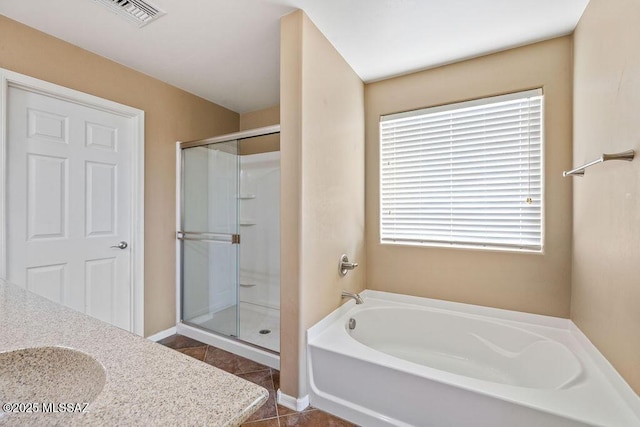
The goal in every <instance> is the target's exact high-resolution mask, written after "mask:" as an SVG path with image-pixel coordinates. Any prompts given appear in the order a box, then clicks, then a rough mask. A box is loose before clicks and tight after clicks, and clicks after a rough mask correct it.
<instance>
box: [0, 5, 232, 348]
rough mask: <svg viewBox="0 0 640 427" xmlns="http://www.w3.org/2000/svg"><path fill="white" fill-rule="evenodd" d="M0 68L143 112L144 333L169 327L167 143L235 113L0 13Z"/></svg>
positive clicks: (171, 163) (172, 290)
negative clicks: (144, 150)
mask: <svg viewBox="0 0 640 427" xmlns="http://www.w3.org/2000/svg"><path fill="white" fill-rule="evenodd" d="M0 67H2V68H6V69H9V70H12V71H16V72H18V73H22V74H26V75H29V76H32V77H36V78H38V79H42V80H46V81H49V82H52V83H56V84H59V85H62V86H66V87H69V88H72V89H75V90H79V91H82V92H86V93H89V94H92V95H96V96H99V97H102V98H106V99H109V100H112V101H115V102H119V103H122V104H126V105H130V106H132V107H135V108H139V109H141V110H144V112H145V149H146V152H145V266H144V270H145V302H144V303H145V313H144V322H145V328H144V330H145V335H147V336H148V335H151V334H153V333H155V332H158V331H161V330H164V329H167V328H169V327H171V326H174V325H175V318H176V317H175V316H176V313H175V295H176V284H175V272H176V270H175V265H176V259H175V228H176V227H175V163H176V161H175V142H176V141H178V140H183V141H188V140H193V139H201V138H205V137H209V136H214V135H218V134H224V133H228V132H235V131H237V130H238V128H239V116H238V114H237V113H235V112H233V111H230V110H227V109H225V108H222V107H220V106H218V105H216V104H213V103H211V102H208V101H205V100H204V99H202V98H198V97H196V96H194V95H191V94H189V93H187V92H184V91H182V90H179V89H177V88H175V87H173V86H170V85H168V84H166V83H163V82H161V81H159V80H156V79H153V78H151V77H149V76H146V75H144V74H141V73H138V72H136V71H133V70H131V69H129V68H126V67H124V66H122V65H119V64H117V63H115V62H113V61H110V60H108V59H105V58H103V57H100V56H98V55H94V54H92V53H90V52H88V51H86V50H83V49H80V48H79V47H76V46H73V45H71V44H69V43H66V42H64V41H62V40H59V39H56V38H54V37H51V36H48V35H46V34H44V33H41V32H39V31H36V30H34V29H32V28H29V27H27V26H24V25H22V24H19V23H17V22H15V21H12V20H10V19H8V18H6V17H4V16H1V15H0Z"/></svg>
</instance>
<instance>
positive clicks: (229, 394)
mask: <svg viewBox="0 0 640 427" xmlns="http://www.w3.org/2000/svg"><path fill="white" fill-rule="evenodd" d="M48 346H55V347H68V348H72V349H75V350H79V351H82V352H84V353H86V354H88V355H90V356H92V357H93V358H95V359H96V360H97V361H98V362H99V363H100V364H102V366H103V367H104V369H105V371H106V380H105V384H104V388H103V389H102V391H101V392H100V394H98V395H97V396H96V398H95V400H93V402H91V403H90V404H89V405H88V406H87V407H86V412H83V413H61V412H57V413H47V414H43V413H37V414H33V413H31V414H28V413H23V414H17V413H5V412H3V411H2V409H0V425H83V426H84V425H208V426H237V425H240V424H241V423H242V422H243V421H244V420H245V419H247V418H248V417H249V416H250V415H251V414H252V413H253V412H254V411H255V410H257V409H258V408H259V407H260V406H261V405H262V404H263V403H264V402H265V401H266V400H267V398H268V392H267V390H265V389H264V388H262V387H260V386H258V385H255V384H253V383H250V382H248V381H245V380H243V379H241V378H239V377H236V376H234V375H231V374H229V373H227V372H224V371H222V370H220V369H217V368H214V367H213V366H209V365H207V364H205V363H202V362H200V361H198V360H195V359H192V358H190V357H188V356H185V355H183V354H181V353H179V352H177V351H174V350H171V349H169V348H166V347H163V346H161V345H159V344H156V343H154V342H152V341H149V340H147V339H144V338H141V337H139V336H137V335H134V334H131V333H129V332H127V331H124V330H122V329H119V328H116V327H114V326H111V325H109V324H107V323H104V322H102V321H100V320H97V319H94V318H92V317H89V316H87V315H84V314H82V313H79V312H77V311H75V310H72V309H70V308H67V307H63V306H61V305H59V304H56V303H54V302H51V301H49V300H46V299H44V298H42V297H40V296H37V295H35V294H32V293H30V292H27V291H25V290H23V289H21V288H19V287H18V286H15V285H12V284H9V283H6V282H4V281H1V280H0V353H2V352H7V351H12V350H17V349H24V348H30V347H48ZM55 386H56V385H55V384H54V383H52V384H51V387H55ZM2 403H6V402H2ZM9 403H18V402H9ZM23 403H27V402H23ZM32 403H40V404H41V403H42V402H32ZM48 403H51V402H48ZM54 403H81V402H54Z"/></svg>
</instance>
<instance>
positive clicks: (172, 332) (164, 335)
mask: <svg viewBox="0 0 640 427" xmlns="http://www.w3.org/2000/svg"><path fill="white" fill-rule="evenodd" d="M175 334H176V327H175V326H172V327H170V328H169V329H165V330H164V331H160V332H158V333H157V334H153V335H151V336H149V337H147V339H148V340H151V341H154V342H158V341H160V340H163V339H165V338H167V337H170V336H171V335H175Z"/></svg>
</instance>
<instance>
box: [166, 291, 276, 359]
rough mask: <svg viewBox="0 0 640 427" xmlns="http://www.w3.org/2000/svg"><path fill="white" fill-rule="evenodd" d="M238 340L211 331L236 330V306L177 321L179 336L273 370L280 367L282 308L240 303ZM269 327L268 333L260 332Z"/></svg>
mask: <svg viewBox="0 0 640 427" xmlns="http://www.w3.org/2000/svg"><path fill="white" fill-rule="evenodd" d="M239 316H240V328H239V331H238V333H239V336H238V339H235V338H232V337H227V336H225V335H221V334H217V333H215V332H212V330H219V331H233V330H235V322H236V306H235V305H234V306H231V307H228V308H226V309H224V310H221V311H219V312H217V313H214V314H212V315H211V314H210V315H206V316H200V317H197V318H195V319H191V320H189V321H188V323H182V322H181V323H178V324H177V325H176V331H177V333H178V334H180V335H184V336H187V337H189V338H193V339H195V340H198V341H201V342H204V343H206V344H209V345H212V346H215V347H218V348H221V349H223V350H226V351H229V352H231V353H234V354H237V355H239V356H242V357H246V358H248V359H251V360H254V361H256V362H258V363H262V364H263V365H267V366H269V367H271V368H274V369H280V356H279V355H278V354H276V353H278V352H279V351H280V311H279V310H276V309H272V308H268V307H263V306H259V305H255V304H250V303H244V302H241V303H240V312H239ZM264 330H269V331H270V332H269V333H268V334H264V333H263V334H261V333H260V331H264Z"/></svg>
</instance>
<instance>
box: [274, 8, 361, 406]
mask: <svg viewBox="0 0 640 427" xmlns="http://www.w3.org/2000/svg"><path fill="white" fill-rule="evenodd" d="M280 51H281V75H280V79H281V85H280V87H281V89H280V91H281V97H280V98H281V99H280V102H281V126H282V130H281V156H282V162H281V168H282V172H281V173H282V182H283V186H282V199H281V215H282V217H281V227H282V232H281V233H282V234H281V237H282V239H281V262H282V267H281V287H282V288H281V295H282V298H281V333H282V338H281V360H280V364H281V371H282V373H281V383H280V384H281V389H282V391H283V392H284V393H286V394H288V395H290V396H295V397H300V396H303V395H305V394H307V392H306V378H305V366H306V362H305V360H304V343H305V340H304V334H305V331H306V329H307V328H309V327H310V326H312V325H313V324H315V323H316V322H318V321H319V320H320V319H321V318H322V317H324V316H325V315H327V314H329V313H330V312H331V311H333V310H334V309H336V308H337V307H338V306H339V305H340V304H341V297H340V292H341V290H343V289H345V290H350V291H360V290H362V289H363V288H364V284H365V269H366V266H365V265H364V257H365V248H364V87H363V84H362V81H360V79H359V78H358V76H357V75H356V74H355V72H354V71H353V70H352V69H351V68H350V67H349V65H348V64H347V63H346V62H345V61H344V59H343V58H342V57H341V56H340V55H339V54H338V53H337V52H336V50H335V49H334V48H333V46H332V45H331V44H330V43H329V41H327V39H326V38H325V37H324V36H323V35H322V33H320V31H319V30H318V29H317V28H316V27H315V25H314V24H313V23H312V22H311V21H310V20H309V18H307V16H306V15H305V14H304V13H302V12H301V11H297V12H294V13H292V14H290V15H287V16H285V17H284V18H283V19H282V23H281V50H280ZM342 253H347V254H348V255H349V256H350V257H351V259H353V260H354V261H359V262H362V263H363V265H362V266H361V267H359V268H358V269H356V270H355V271H353V272H351V273H349V274H348V275H347V276H346V277H344V278H343V277H340V275H339V274H338V259H339V257H340V255H341V254H342Z"/></svg>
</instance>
